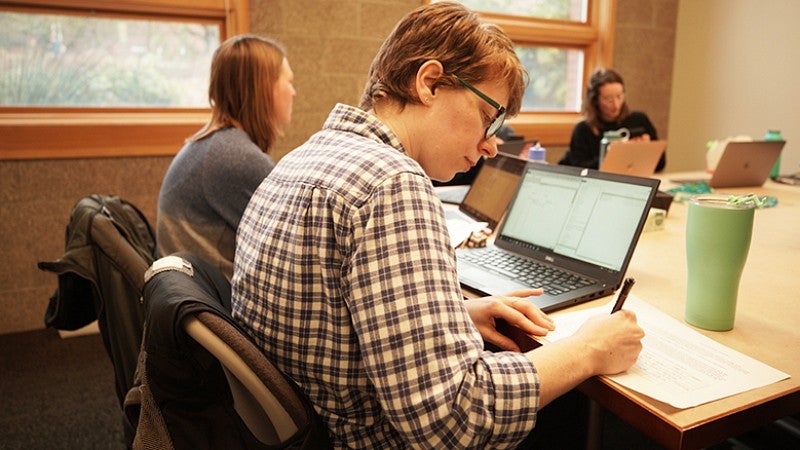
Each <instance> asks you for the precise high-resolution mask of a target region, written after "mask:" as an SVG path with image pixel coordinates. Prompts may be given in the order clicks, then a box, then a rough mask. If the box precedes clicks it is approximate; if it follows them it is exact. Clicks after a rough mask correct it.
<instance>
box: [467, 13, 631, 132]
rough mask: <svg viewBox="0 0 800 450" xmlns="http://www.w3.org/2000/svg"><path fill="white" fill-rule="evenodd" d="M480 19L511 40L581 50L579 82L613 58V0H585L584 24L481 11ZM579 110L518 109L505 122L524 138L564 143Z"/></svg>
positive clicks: (579, 115)
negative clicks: (539, 110) (585, 16)
mask: <svg viewBox="0 0 800 450" xmlns="http://www.w3.org/2000/svg"><path fill="white" fill-rule="evenodd" d="M480 14H481V17H482V20H485V21H487V22H492V23H495V24H497V25H499V26H500V27H501V28H502V29H503V30H504V31H505V32H506V33H507V34H508V35H509V37H511V39H512V40H513V41H514V42H515V43H517V44H522V45H531V46H548V47H562V48H565V49H574V50H579V51H582V52H583V53H584V69H583V72H584V73H583V83H582V86H581V92H584V90H585V86H586V82H587V81H588V79H589V76H590V75H591V73H592V71H593V70H594V69H595V68H596V67H598V66H604V67H611V65H612V62H613V58H614V31H615V28H616V16H617V0H589V8H588V17H587V20H586V23H576V22H569V21H563V20H548V19H537V18H528V17H520V16H511V15H506V14H495V13H489V12H481V13H480ZM581 118H582V115H581V113H580V112H532V111H531V112H521V113H520V114H518V115H517V116H516V117H514V118H512V119H509V120H508V124H509V125H511V126H512V127H513V128H514V130H515V131H516V132H517V133H518V134H521V135H523V136H525V137H526V138H528V139H538V140H539V141H540V142H541V143H542V144H543V145H556V146H562V145H564V146H566V145H568V144H569V138H570V136H571V134H572V129H573V128H574V127H575V124H576V123H577V122H578V121H580V120H581Z"/></svg>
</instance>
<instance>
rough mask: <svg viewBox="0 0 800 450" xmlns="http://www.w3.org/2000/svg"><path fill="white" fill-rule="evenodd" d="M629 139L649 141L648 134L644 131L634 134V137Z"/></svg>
mask: <svg viewBox="0 0 800 450" xmlns="http://www.w3.org/2000/svg"><path fill="white" fill-rule="evenodd" d="M630 140H631V141H643V142H649V141H650V135H649V134H647V133H645V134H643V135H641V136H636V137H633V138H630Z"/></svg>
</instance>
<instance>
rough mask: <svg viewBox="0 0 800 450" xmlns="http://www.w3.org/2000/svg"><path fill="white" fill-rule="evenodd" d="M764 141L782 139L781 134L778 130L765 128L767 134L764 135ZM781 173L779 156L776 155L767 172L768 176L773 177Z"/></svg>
mask: <svg viewBox="0 0 800 450" xmlns="http://www.w3.org/2000/svg"><path fill="white" fill-rule="evenodd" d="M764 140H765V141H782V140H783V136H781V132H780V130H767V134H765V135H764ZM780 174H781V157H780V155H778V160H777V161H775V165H774V166H772V170H771V171H770V173H769V177H770V178H775V177H777V176H779V175H780Z"/></svg>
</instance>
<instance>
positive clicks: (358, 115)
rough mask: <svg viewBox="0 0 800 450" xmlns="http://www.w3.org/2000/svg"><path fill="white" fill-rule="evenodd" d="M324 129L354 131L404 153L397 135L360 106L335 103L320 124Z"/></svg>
mask: <svg viewBox="0 0 800 450" xmlns="http://www.w3.org/2000/svg"><path fill="white" fill-rule="evenodd" d="M322 128H323V129H325V130H335V131H344V132H348V133H355V134H358V135H359V136H363V137H365V138H367V139H371V140H373V141H376V142H380V143H382V144H386V145H389V146H391V147H393V148H395V149H397V150H399V151H400V152H402V153H406V150H405V148H404V147H403V144H401V143H400V139H398V138H397V135H395V134H394V132H393V131H392V130H391V129H390V128H389V127H388V126H386V124H384V123H383V122H381V120H380V119H378V118H377V117H375V116H374V115H372V114H370V113H368V112H366V111H364V110H363V109H361V108H356V107H354V106H350V105H345V104H343V103H337V104H336V106H335V107H334V108H333V111H331V113H330V114H329V115H328V118H327V119H326V120H325V123H324V124H323V126H322Z"/></svg>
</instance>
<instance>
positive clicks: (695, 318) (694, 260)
mask: <svg viewBox="0 0 800 450" xmlns="http://www.w3.org/2000/svg"><path fill="white" fill-rule="evenodd" d="M729 198H730V196H729V195H721V194H701V195H695V196H693V197H692V198H691V200H690V202H689V211H688V218H687V221H686V263H687V264H686V265H687V269H688V278H687V290H686V311H685V315H684V317H685V319H686V322H688V323H689V324H691V325H694V326H696V327H699V328H703V329H706V330H712V331H727V330H730V329H732V328H733V322H734V318H735V316H736V300H737V296H738V293H739V280H740V279H741V277H742V270H743V269H744V264H745V261H746V260H747V253H748V251H749V250H750V238H751V236H752V233H753V216H754V211H755V205H754V204H753V203H752V202H750V203H744V204H731V202H729V201H728V199H729Z"/></svg>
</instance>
